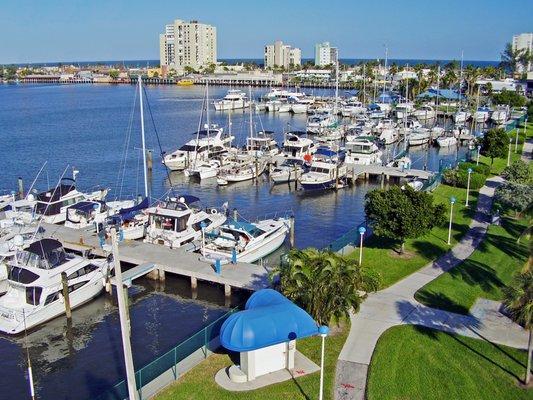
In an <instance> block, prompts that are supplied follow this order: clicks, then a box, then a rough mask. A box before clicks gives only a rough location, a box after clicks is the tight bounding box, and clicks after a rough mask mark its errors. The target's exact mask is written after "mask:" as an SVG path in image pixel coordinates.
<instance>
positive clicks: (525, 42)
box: [512, 33, 533, 72]
mask: <svg viewBox="0 0 533 400" xmlns="http://www.w3.org/2000/svg"><path fill="white" fill-rule="evenodd" d="M512 44H513V50H515V51H516V50H526V51H529V54H531V53H533V33H521V34H520V35H514V36H513V42H512ZM531 69H532V65H531V62H528V64H527V65H526V66H525V65H519V66H518V72H527V71H531Z"/></svg>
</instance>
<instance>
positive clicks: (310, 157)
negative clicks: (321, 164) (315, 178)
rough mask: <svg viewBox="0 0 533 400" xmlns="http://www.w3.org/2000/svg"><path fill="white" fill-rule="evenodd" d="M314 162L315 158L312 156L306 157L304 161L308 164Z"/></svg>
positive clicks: (307, 155)
mask: <svg viewBox="0 0 533 400" xmlns="http://www.w3.org/2000/svg"><path fill="white" fill-rule="evenodd" d="M312 160H313V156H312V155H311V154H309V153H308V154H306V155H304V161H305V162H307V163H310V162H311V161H312Z"/></svg>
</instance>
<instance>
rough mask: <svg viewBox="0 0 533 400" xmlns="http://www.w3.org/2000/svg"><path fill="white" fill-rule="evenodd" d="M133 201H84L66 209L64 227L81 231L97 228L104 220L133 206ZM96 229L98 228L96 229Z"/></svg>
mask: <svg viewBox="0 0 533 400" xmlns="http://www.w3.org/2000/svg"><path fill="white" fill-rule="evenodd" d="M134 204H135V203H134V201H133V200H126V201H111V202H105V201H102V200H85V201H80V202H79V203H76V204H73V205H71V206H68V207H67V210H66V220H65V226H66V227H68V228H74V229H82V228H86V227H88V226H92V225H95V224H96V226H98V225H100V224H103V223H104V222H105V221H106V219H107V218H108V217H110V216H112V215H115V214H116V213H118V212H119V210H120V209H123V208H129V207H133V206H134ZM97 229H98V227H97Z"/></svg>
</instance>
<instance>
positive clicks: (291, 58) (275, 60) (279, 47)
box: [265, 40, 302, 68]
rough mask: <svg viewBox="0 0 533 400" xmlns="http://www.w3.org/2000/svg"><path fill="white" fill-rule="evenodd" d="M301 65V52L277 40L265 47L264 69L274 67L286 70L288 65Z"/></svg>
mask: <svg viewBox="0 0 533 400" xmlns="http://www.w3.org/2000/svg"><path fill="white" fill-rule="evenodd" d="M301 64H302V51H301V50H300V49H299V48H297V47H291V46H289V45H286V44H283V42H282V41H280V40H278V41H276V42H274V44H268V45H266V46H265V68H272V67H274V66H278V67H284V68H288V67H289V66H290V65H301Z"/></svg>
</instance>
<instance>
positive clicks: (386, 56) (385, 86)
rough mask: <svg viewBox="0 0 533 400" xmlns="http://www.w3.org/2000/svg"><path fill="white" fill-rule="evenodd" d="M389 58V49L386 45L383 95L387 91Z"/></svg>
mask: <svg viewBox="0 0 533 400" xmlns="http://www.w3.org/2000/svg"><path fill="white" fill-rule="evenodd" d="M388 56H389V48H388V47H387V45H385V74H384V75H383V93H385V90H386V89H387V75H388V73H387V72H388V71H387V58H388Z"/></svg>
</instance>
